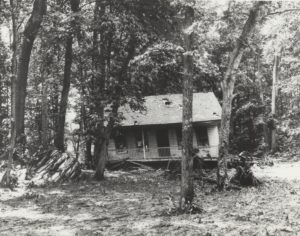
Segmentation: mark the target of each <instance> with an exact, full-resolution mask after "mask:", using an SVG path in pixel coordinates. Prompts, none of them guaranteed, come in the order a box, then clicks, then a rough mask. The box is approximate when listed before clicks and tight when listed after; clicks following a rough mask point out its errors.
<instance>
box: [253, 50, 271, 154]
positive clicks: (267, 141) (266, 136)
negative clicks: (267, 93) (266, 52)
mask: <svg viewBox="0 0 300 236" xmlns="http://www.w3.org/2000/svg"><path fill="white" fill-rule="evenodd" d="M260 57H261V55H260V54H259V55H257V73H256V77H257V80H258V86H259V97H260V100H261V104H262V105H263V107H264V112H265V110H266V109H265V105H266V103H265V98H264V90H263V81H262V79H263V76H262V74H261V71H260V70H261V68H260ZM263 118H264V123H263V137H264V140H263V143H264V144H263V145H264V146H265V147H266V149H268V150H269V149H270V138H269V130H268V126H267V124H266V121H265V117H264V115H263Z"/></svg>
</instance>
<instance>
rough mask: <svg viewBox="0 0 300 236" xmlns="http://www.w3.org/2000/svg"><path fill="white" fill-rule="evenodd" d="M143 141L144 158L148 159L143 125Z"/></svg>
mask: <svg viewBox="0 0 300 236" xmlns="http://www.w3.org/2000/svg"><path fill="white" fill-rule="evenodd" d="M142 142H143V154H144V159H146V150H145V137H144V128H143V127H142Z"/></svg>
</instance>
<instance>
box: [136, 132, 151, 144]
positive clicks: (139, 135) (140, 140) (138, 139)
mask: <svg viewBox="0 0 300 236" xmlns="http://www.w3.org/2000/svg"><path fill="white" fill-rule="evenodd" d="M143 134H144V144H145V147H146V148H147V147H148V146H149V145H148V136H147V132H145V131H144V132H143V130H142V129H138V130H136V132H135V141H136V147H137V148H142V147H143V136H142V135H143Z"/></svg>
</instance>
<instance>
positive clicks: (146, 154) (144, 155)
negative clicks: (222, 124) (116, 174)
mask: <svg viewBox="0 0 300 236" xmlns="http://www.w3.org/2000/svg"><path fill="white" fill-rule="evenodd" d="M195 148H198V149H199V153H198V156H200V157H204V158H210V157H216V156H217V155H218V146H217V145H216V146H198V147H195ZM108 151H109V159H122V158H129V159H131V160H143V159H144V160H148V159H158V160H159V159H179V158H181V155H182V148H181V146H170V147H155V148H152V147H145V148H123V149H109V150H108Z"/></svg>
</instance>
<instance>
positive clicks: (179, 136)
mask: <svg viewBox="0 0 300 236" xmlns="http://www.w3.org/2000/svg"><path fill="white" fill-rule="evenodd" d="M176 137H177V145H178V147H179V148H181V147H182V129H181V127H177V128H176Z"/></svg>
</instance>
